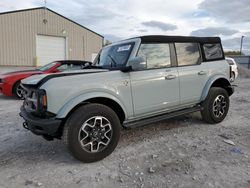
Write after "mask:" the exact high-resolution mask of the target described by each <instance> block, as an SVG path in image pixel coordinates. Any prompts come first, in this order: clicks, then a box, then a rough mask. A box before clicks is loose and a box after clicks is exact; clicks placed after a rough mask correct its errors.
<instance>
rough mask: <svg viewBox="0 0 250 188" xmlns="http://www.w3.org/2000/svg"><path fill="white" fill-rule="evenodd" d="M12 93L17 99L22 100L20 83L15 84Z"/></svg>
mask: <svg viewBox="0 0 250 188" xmlns="http://www.w3.org/2000/svg"><path fill="white" fill-rule="evenodd" d="M13 93H14V95H15V96H16V97H17V98H18V99H23V98H24V96H23V93H24V90H23V88H22V86H21V81H18V82H16V84H15V85H14V88H13Z"/></svg>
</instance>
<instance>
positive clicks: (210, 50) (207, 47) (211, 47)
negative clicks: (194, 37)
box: [203, 43, 223, 60]
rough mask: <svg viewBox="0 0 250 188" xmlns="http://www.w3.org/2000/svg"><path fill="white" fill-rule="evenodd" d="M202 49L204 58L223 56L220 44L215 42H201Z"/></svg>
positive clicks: (212, 58)
mask: <svg viewBox="0 0 250 188" xmlns="http://www.w3.org/2000/svg"><path fill="white" fill-rule="evenodd" d="M203 50H204V53H205V58H206V59H207V60H214V59H221V58H223V52H222V48H221V45H220V44H219V43H217V44H203Z"/></svg>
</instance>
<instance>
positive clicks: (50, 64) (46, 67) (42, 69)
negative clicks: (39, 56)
mask: <svg viewBox="0 0 250 188" xmlns="http://www.w3.org/2000/svg"><path fill="white" fill-rule="evenodd" d="M56 64H57V62H52V63H49V64H47V65H44V66H42V67H40V68H39V69H38V70H40V71H47V70H49V69H50V68H52V67H53V66H55V65H56Z"/></svg>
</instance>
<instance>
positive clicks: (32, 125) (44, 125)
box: [19, 106, 62, 137]
mask: <svg viewBox="0 0 250 188" xmlns="http://www.w3.org/2000/svg"><path fill="white" fill-rule="evenodd" d="M19 115H20V116H21V117H22V118H23V119H24V120H25V122H24V124H23V125H24V128H26V129H28V130H30V131H31V132H33V133H34V134H36V135H43V136H51V137H56V136H57V135H58V134H59V127H60V125H61V123H62V120H60V119H55V118H49V119H44V118H39V117H35V116H33V115H32V114H30V113H28V112H27V111H26V110H25V108H24V107H23V106H22V107H21V112H20V113H19Z"/></svg>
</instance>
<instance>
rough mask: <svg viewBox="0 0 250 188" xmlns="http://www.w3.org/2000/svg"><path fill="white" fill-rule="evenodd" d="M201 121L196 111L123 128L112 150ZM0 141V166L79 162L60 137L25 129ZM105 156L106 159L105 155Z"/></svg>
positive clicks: (121, 148) (71, 163) (72, 163)
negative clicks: (143, 124) (117, 142)
mask: <svg viewBox="0 0 250 188" xmlns="http://www.w3.org/2000/svg"><path fill="white" fill-rule="evenodd" d="M201 122H202V121H201V118H200V115H199V113H194V114H190V115H184V116H180V117H176V118H171V119H168V120H165V121H161V122H157V123H154V124H153V125H146V126H143V127H137V128H132V129H123V130H122V133H121V139H120V141H119V144H118V150H115V152H119V151H120V150H123V148H125V147H126V146H127V145H129V144H133V143H139V142H142V139H149V140H150V139H152V138H153V137H155V136H158V135H160V134H161V133H162V132H163V131H172V130H175V129H179V128H184V127H187V126H192V125H193V124H201ZM4 142H8V143H7V145H9V146H5V147H4V150H2V149H3V147H0V148H2V149H1V150H2V151H1V152H0V153H1V154H0V167H4V166H6V165H7V166H8V165H11V164H12V163H16V162H20V163H21V164H26V163H29V164H32V163H33V164H37V163H44V162H45V161H46V163H47V164H64V165H67V164H70V165H74V164H82V163H81V162H80V161H77V160H76V159H75V158H74V157H73V156H72V155H71V154H70V153H69V152H68V150H67V148H66V147H65V146H64V144H63V142H62V141H61V140H57V139H55V141H51V142H48V141H46V140H44V139H43V138H41V137H40V136H36V135H32V133H30V132H29V131H25V130H22V131H20V132H19V135H18V136H16V137H14V138H9V140H6V141H3V143H2V144H4ZM115 155H116V154H115ZM111 159H112V158H111ZM105 160H109V158H107V159H105ZM106 162H107V161H106Z"/></svg>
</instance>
